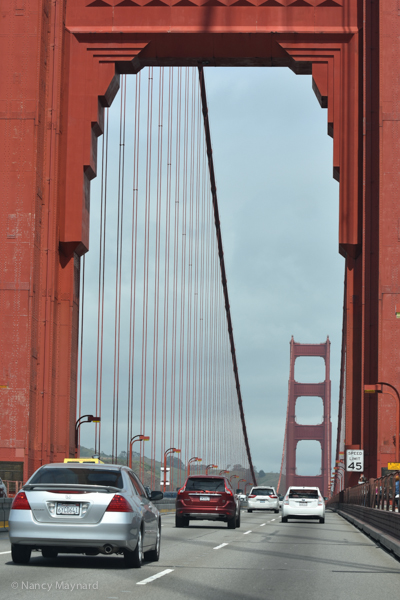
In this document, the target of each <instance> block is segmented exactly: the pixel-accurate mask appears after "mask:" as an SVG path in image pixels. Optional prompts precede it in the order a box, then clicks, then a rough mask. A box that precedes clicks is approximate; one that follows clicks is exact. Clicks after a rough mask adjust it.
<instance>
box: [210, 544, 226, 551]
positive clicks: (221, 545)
mask: <svg viewBox="0 0 400 600" xmlns="http://www.w3.org/2000/svg"><path fill="white" fill-rule="evenodd" d="M227 545H228V544H227V543H225V544H220V545H219V546H215V548H213V550H219V549H220V548H223V547H224V546H227Z"/></svg>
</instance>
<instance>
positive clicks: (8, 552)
mask: <svg viewBox="0 0 400 600" xmlns="http://www.w3.org/2000/svg"><path fill="white" fill-rule="evenodd" d="M0 554H11V550H7V552H0Z"/></svg>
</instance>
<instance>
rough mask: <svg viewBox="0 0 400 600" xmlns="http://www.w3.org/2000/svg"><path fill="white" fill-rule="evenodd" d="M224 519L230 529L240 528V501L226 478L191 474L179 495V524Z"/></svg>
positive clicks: (177, 525) (177, 504)
mask: <svg viewBox="0 0 400 600" xmlns="http://www.w3.org/2000/svg"><path fill="white" fill-rule="evenodd" d="M191 519H192V520H204V521H224V522H225V523H228V529H235V528H236V527H240V502H239V500H238V499H237V497H236V495H235V494H234V492H233V490H232V487H231V484H230V483H229V481H228V479H226V477H221V476H220V477H218V476H212V475H191V476H190V477H188V478H187V480H186V482H185V485H184V486H183V487H182V488H181V489H180V490H179V492H178V495H177V497H176V516H175V526H176V527H188V525H189V521H190V520H191Z"/></svg>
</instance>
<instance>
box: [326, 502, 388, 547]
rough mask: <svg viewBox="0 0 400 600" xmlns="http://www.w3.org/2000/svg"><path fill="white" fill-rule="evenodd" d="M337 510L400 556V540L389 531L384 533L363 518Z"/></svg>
mask: <svg viewBox="0 0 400 600" xmlns="http://www.w3.org/2000/svg"><path fill="white" fill-rule="evenodd" d="M335 512H337V513H338V515H340V516H341V517H343V518H344V519H346V520H347V521H350V523H352V524H353V525H355V526H356V527H358V529H361V531H363V532H364V533H366V534H367V535H369V536H370V537H371V538H372V539H374V540H375V541H377V542H379V544H381V546H383V547H384V548H386V549H387V550H389V551H390V552H393V554H395V555H396V556H397V557H398V558H400V540H398V539H397V538H395V537H393V536H391V535H388V534H387V533H382V532H381V531H379V529H376V527H372V526H371V525H368V523H366V522H365V521H361V519H357V518H356V517H353V515H349V514H348V513H346V512H344V511H342V510H338V509H336V511H335Z"/></svg>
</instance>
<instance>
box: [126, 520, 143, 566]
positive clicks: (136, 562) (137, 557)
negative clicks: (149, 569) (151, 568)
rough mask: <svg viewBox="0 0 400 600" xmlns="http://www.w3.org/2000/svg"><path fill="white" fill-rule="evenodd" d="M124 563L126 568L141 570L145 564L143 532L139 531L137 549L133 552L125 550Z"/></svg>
mask: <svg viewBox="0 0 400 600" xmlns="http://www.w3.org/2000/svg"><path fill="white" fill-rule="evenodd" d="M124 561H125V566H126V567H127V568H128V569H132V568H134V569H140V567H141V566H142V562H143V540H142V531H141V529H139V533H138V540H137V544H136V548H135V549H134V551H133V552H132V551H131V550H124Z"/></svg>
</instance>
